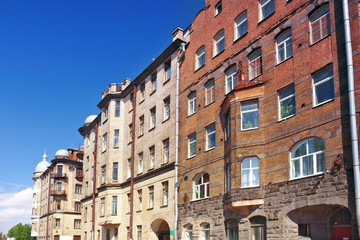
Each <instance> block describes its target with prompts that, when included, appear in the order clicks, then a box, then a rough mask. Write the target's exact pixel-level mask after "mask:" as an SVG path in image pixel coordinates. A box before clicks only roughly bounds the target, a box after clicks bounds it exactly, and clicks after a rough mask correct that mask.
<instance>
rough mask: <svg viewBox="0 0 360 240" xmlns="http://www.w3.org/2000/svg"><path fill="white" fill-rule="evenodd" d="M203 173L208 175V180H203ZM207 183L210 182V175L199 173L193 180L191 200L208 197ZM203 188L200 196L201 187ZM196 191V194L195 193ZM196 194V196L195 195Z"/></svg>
mask: <svg viewBox="0 0 360 240" xmlns="http://www.w3.org/2000/svg"><path fill="white" fill-rule="evenodd" d="M204 175H208V178H209V182H205V181H204ZM199 180H200V183H199V184H196V182H197V181H199ZM209 183H210V175H209V174H208V173H200V174H199V175H198V176H197V177H196V178H195V179H194V181H193V200H200V199H205V198H209V196H210V194H209V192H210V189H209ZM202 187H203V188H204V196H203V197H201V188H202ZM197 193H198V194H197ZM196 195H197V196H196Z"/></svg>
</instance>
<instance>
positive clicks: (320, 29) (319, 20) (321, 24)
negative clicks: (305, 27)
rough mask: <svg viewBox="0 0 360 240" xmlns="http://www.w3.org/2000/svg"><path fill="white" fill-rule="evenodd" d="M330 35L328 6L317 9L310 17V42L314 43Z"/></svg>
mask: <svg viewBox="0 0 360 240" xmlns="http://www.w3.org/2000/svg"><path fill="white" fill-rule="evenodd" d="M329 34H330V14H329V5H328V4H326V5H325V6H323V7H321V8H320V9H318V10H317V11H316V12H314V13H313V14H311V16H310V42H311V43H315V42H317V41H319V40H321V39H323V38H324V37H326V36H328V35H329Z"/></svg>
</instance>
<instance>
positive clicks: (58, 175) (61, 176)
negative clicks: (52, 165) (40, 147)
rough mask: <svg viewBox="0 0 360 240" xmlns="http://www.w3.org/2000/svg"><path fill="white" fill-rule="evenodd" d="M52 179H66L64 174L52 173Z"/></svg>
mask: <svg viewBox="0 0 360 240" xmlns="http://www.w3.org/2000/svg"><path fill="white" fill-rule="evenodd" d="M51 177H52V178H67V176H66V173H52V174H51Z"/></svg>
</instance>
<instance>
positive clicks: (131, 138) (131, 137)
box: [128, 124, 133, 143]
mask: <svg viewBox="0 0 360 240" xmlns="http://www.w3.org/2000/svg"><path fill="white" fill-rule="evenodd" d="M132 140H133V135H132V124H129V132H128V143H131V142H132Z"/></svg>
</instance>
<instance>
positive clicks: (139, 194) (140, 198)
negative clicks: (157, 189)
mask: <svg viewBox="0 0 360 240" xmlns="http://www.w3.org/2000/svg"><path fill="white" fill-rule="evenodd" d="M137 194H138V211H141V210H142V190H141V189H140V190H138V191H137Z"/></svg>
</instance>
